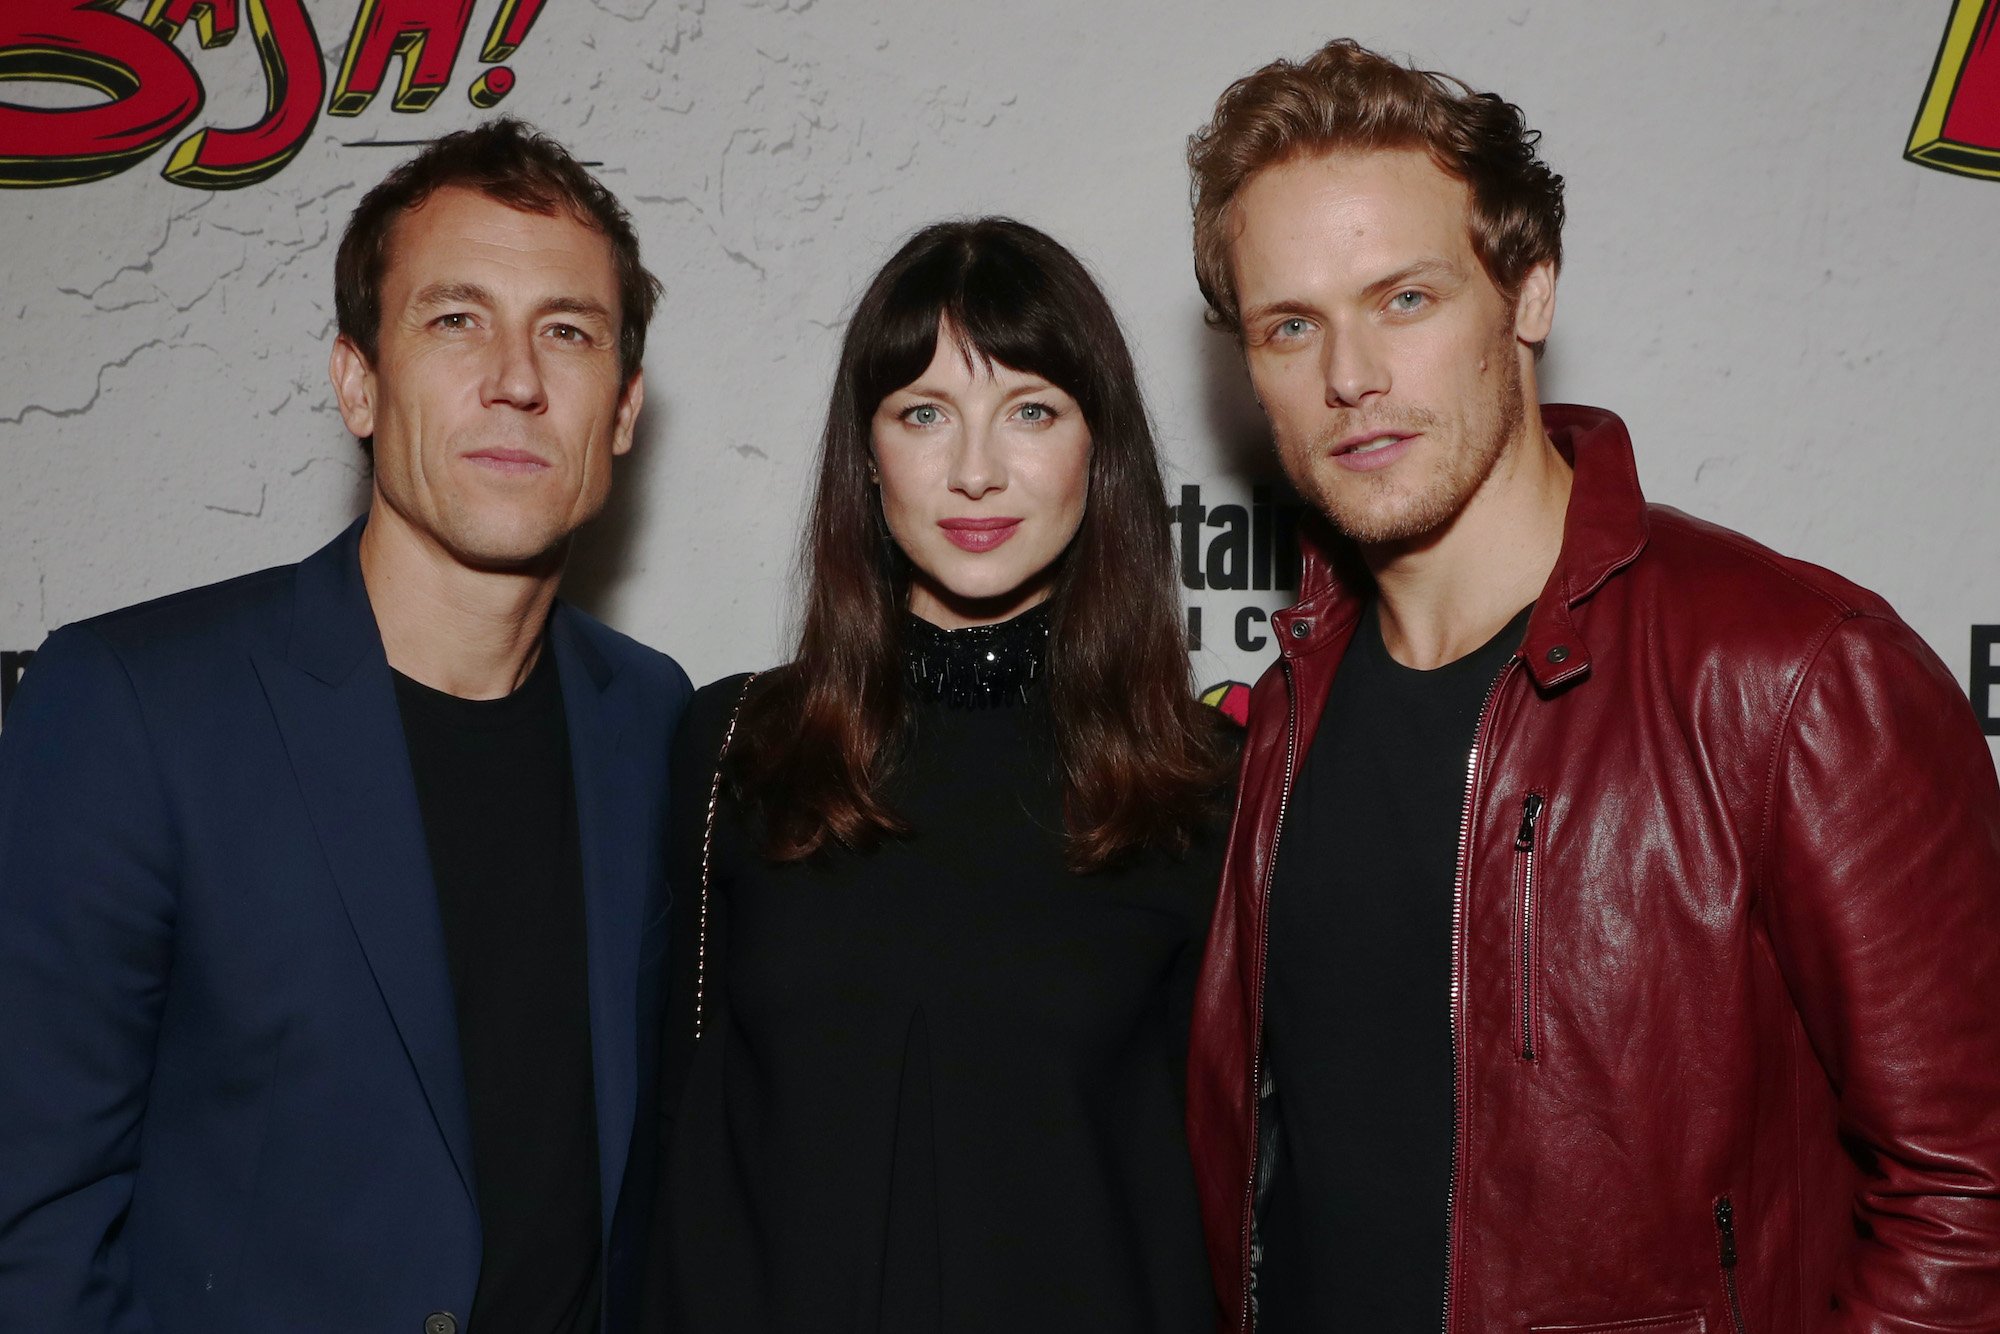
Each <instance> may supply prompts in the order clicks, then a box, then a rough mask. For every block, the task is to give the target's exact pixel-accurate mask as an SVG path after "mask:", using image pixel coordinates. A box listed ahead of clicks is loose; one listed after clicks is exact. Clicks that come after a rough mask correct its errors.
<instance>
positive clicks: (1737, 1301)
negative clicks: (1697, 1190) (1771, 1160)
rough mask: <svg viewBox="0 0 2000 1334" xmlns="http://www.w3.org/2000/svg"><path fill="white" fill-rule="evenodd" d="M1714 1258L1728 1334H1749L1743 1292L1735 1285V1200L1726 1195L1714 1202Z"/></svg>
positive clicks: (1736, 1257)
mask: <svg viewBox="0 0 2000 1334" xmlns="http://www.w3.org/2000/svg"><path fill="white" fill-rule="evenodd" d="M1715 1258H1716V1261H1717V1263H1718V1264H1719V1265H1720V1266H1721V1268H1722V1295H1723V1296H1724V1297H1725V1298H1727V1299H1728V1301H1729V1329H1730V1334H1749V1330H1748V1327H1747V1326H1746V1325H1745V1324H1744V1323H1743V1294H1742V1292H1741V1291H1740V1290H1738V1288H1737V1285H1736V1262H1737V1259H1738V1255H1737V1250H1736V1202H1735V1201H1734V1200H1731V1199H1730V1198H1729V1197H1728V1196H1727V1195H1724V1196H1722V1197H1721V1198H1719V1199H1717V1200H1716V1202H1715Z"/></svg>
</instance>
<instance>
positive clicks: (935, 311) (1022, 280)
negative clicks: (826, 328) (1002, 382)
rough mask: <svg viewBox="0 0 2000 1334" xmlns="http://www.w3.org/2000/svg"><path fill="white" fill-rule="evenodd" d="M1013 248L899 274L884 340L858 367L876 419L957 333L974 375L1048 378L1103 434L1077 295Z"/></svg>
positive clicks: (965, 250) (862, 392) (989, 249)
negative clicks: (1005, 371)
mask: <svg viewBox="0 0 2000 1334" xmlns="http://www.w3.org/2000/svg"><path fill="white" fill-rule="evenodd" d="M1054 276H1055V275H1052V274H1051V273H1050V272H1049V271H1048V269H1047V268H1046V267H1045V266H1044V265H1042V264H1038V263H1036V262H1035V259H1034V258H1033V257H1031V256H1029V255H1028V254H1026V253H1024V252H1023V251H1021V250H1018V249H1016V248H1014V247H1013V246H1003V245H992V244H988V245H984V246H974V245H970V244H968V245H962V246H945V247H941V248H940V249H938V250H936V251H934V252H933V253H931V254H929V255H927V256H924V257H923V259H921V260H920V261H919V262H917V263H916V264H913V265H912V266H911V267H910V268H909V269H907V270H905V271H904V272H903V273H902V274H900V275H898V276H897V278H896V280H895V281H894V282H893V283H892V284H890V286H889V288H888V290H887V291H886V292H884V293H883V303H882V307H881V311H880V315H879V319H880V323H879V325H878V326H877V331H876V336H875V338H873V339H871V340H870V342H869V345H868V347H867V348H866V350H865V352H864V354H863V356H862V357H861V358H859V360H858V364H857V365H856V366H855V368H854V369H855V381H854V385H853V390H854V398H855V404H856V406H857V407H862V406H864V405H865V408H866V410H867V411H868V412H870V413H872V412H873V410H874V407H875V405H877V404H879V403H880V402H881V401H882V400H883V399H885V398H887V397H888V396H889V395H891V394H893V393H895V392H896V391H897V390H899V389H902V388H904V387H906V386H908V385H910V384H912V383H914V382H915V381H916V380H917V378H918V377H919V376H921V375H922V374H923V373H924V371H925V369H926V368H927V367H928V366H929V365H930V364H931V359H932V358H933V357H934V356H935V355H936V354H937V340H938V332H939V330H940V329H947V328H948V329H949V331H950V333H951V336H952V337H953V339H954V341H956V342H957V344H958V350H959V354H960V355H961V356H962V357H963V358H964V359H965V364H966V365H967V367H969V368H972V367H976V368H980V369H985V370H991V369H992V367H993V366H994V365H995V364H996V363H997V364H999V365H1002V366H1006V367H1009V368H1010V369H1012V370H1016V371H1021V372H1023V373H1025V374H1028V375H1039V376H1041V377H1042V378H1043V379H1045V380H1047V381H1048V382H1049V383H1050V384H1053V385H1055V386H1056V387H1057V388H1058V389H1061V390H1062V391H1063V392H1064V393H1066V394H1068V395H1069V396H1070V397H1072V398H1074V399H1075V400H1076V401H1077V405H1078V406H1079V407H1080V408H1082V409H1083V416H1084V420H1085V421H1086V422H1088V423H1090V424H1092V425H1093V426H1094V425H1095V424H1096V422H1097V420H1098V416H1099V413H1100V411H1101V410H1102V408H1103V400H1104V394H1103V392H1102V389H1101V387H1100V385H1099V383H1098V377H1097V376H1096V375H1095V374H1093V370H1094V363H1093V361H1092V360H1091V357H1090V356H1089V354H1088V350H1087V349H1086V348H1085V347H1083V345H1082V340H1081V339H1080V338H1079V337H1078V336H1077V335H1078V332H1079V325H1080V322H1079V321H1078V320H1077V319H1076V312H1075V311H1074V310H1072V309H1069V308H1070V307H1073V305H1074V304H1075V297H1074V294H1072V293H1070V292H1068V291H1064V290H1061V288H1060V286H1059V284H1058V283H1056V282H1052V281H1051V278H1052V277H1054Z"/></svg>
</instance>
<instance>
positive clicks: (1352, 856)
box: [1257, 602, 1528, 1334]
mask: <svg viewBox="0 0 2000 1334" xmlns="http://www.w3.org/2000/svg"><path fill="white" fill-rule="evenodd" d="M1379 610H1380V609H1379V605H1378V604H1376V603H1373V602H1371V603H1370V604H1369V606H1368V608H1367V610H1366V611H1365V612H1364V614H1363V616H1362V620H1361V623H1360V624H1359V625H1358V626H1357V627H1356V629H1355V633H1354V639H1353V642H1352V643H1351V645H1350V646H1349V648H1348V650H1347V656H1346V657H1345V658H1344V659H1343V660H1342V662H1341V664H1340V669H1339V671H1338V673H1337V674H1336V675H1335V677H1334V681H1333V687H1332V690H1331V691H1330V693H1329V694H1328V696H1327V701H1326V709H1325V712H1324V713H1323V714H1322V715H1321V717H1320V724H1319V730H1318V731H1317V732H1316V733H1315V734H1314V739H1313V744H1312V749H1311V751H1310V752H1309V753H1308V754H1307V756H1306V761H1305V764H1304V765H1303V766H1302V768H1301V770H1300V772H1299V777H1298V780H1297V781H1296V782H1295V783H1294V785H1293V789H1292V798H1291V802H1290V805H1289V808H1288V812H1287V815H1286V820H1285V828H1284V830H1283V833H1282V835H1281V840H1282V841H1281V843H1280V845H1279V848H1278V853H1277V867H1276V872H1275V876H1274V879H1273V882H1272V886H1271V906H1270V954H1269V960H1270V962H1269V971H1268V974H1267V981H1266V988H1265V990H1266V997H1265V1004H1266V1009H1265V1024H1266V1027H1265V1041H1266V1043H1267V1045H1268V1050H1269V1053H1270V1058H1269V1068H1270V1071H1271V1074H1272V1077H1273V1079H1274V1081H1275V1084H1276V1104H1277V1107H1276V1112H1277V1125H1278V1127H1279V1133H1280V1134H1281V1135H1282V1137H1283V1146H1282V1149H1281V1151H1280V1156H1279V1159H1278V1163H1279V1168H1278V1171H1277V1173H1276V1175H1275V1177H1274V1178H1273V1180H1272V1183H1271V1187H1270V1195H1269V1197H1268V1198H1267V1200H1266V1202H1265V1207H1264V1210H1263V1214H1262V1223H1261V1225H1260V1230H1259V1235H1260V1238H1261V1240H1262V1243H1263V1254H1262V1263H1261V1264H1260V1266H1259V1277H1258V1284H1257V1297H1258V1313H1259V1319H1258V1329H1259V1331H1260V1334H1292V1332H1293V1331H1313V1332H1314V1334H1325V1332H1326V1331H1343V1330H1355V1331H1367V1332H1368V1334H1404V1332H1405V1331H1408V1332H1410V1334H1416V1332H1417V1331H1427V1330H1433V1329H1435V1328H1437V1324H1438V1321H1439V1320H1440V1319H1441V1318H1442V1314H1443V1310H1444V1279H1445V1264H1446V1256H1445V1247H1446V1210H1447V1196H1448V1193H1449V1190H1450V1177H1451V1155H1452V1137H1453V1134H1454V1127H1453V1125H1452V1118H1453V1107H1452V1097H1453V1095H1452V1055H1451V1019H1450V1011H1449V1003H1450V989H1451V913H1452V884H1453V879H1454V877H1455V876H1456V873H1457V861H1458V837H1459V820H1460V816H1461V814H1462V812H1463V808H1464V802H1465V785H1466V776H1467V762H1468V760H1469V758H1470V753H1471V748H1472V744H1473V734H1474V732H1475V730H1476V729H1477V727H1478V721H1479V712H1480V708H1481V706H1482V705H1483V704H1484V702H1485V700H1486V695H1487V692H1488V690H1489V689H1490V688H1491V686H1492V684H1493V682H1494V681H1495V679H1496V678H1497V677H1498V675H1499V672H1500V669H1501V668H1502V667H1503V666H1504V665H1505V664H1506V662H1507V660H1508V659H1509V658H1510V657H1512V656H1513V654H1514V651H1515V649H1516V648H1517V647H1518V646H1519V645H1520V642H1521V638H1522V635H1523V633H1524V632H1525V630H1526V627H1527V619H1528V611H1527V610H1525V609H1524V610H1523V611H1522V612H1521V613H1520V614H1519V615H1517V616H1516V617H1515V618H1514V619H1513V620H1512V621H1511V622H1510V623H1509V624H1508V625H1507V626H1506V628H1504V629H1503V630H1501V631H1500V633H1498V634H1496V635H1495V636H1494V637H1493V638H1492V639H1491V640H1490V641H1488V642H1487V643H1486V644H1485V645H1484V646H1483V647H1481V648H1479V649H1477V650H1475V651H1473V652H1472V653H1469V654H1467V655H1466V656H1465V657H1463V658H1460V659H1458V660H1457V661H1456V662H1452V663H1447V664H1446V665H1445V666H1443V667H1439V668H1436V669H1435V670H1432V671H1417V670H1414V669H1412V668H1409V667H1405V666H1403V665H1402V664H1400V663H1398V662H1397V661H1396V660H1395V659H1394V658H1392V657H1390V656H1389V652H1388V649H1387V648H1386V647H1385V646H1384V644H1383V642H1382V627H1381V620H1380V615H1379Z"/></svg>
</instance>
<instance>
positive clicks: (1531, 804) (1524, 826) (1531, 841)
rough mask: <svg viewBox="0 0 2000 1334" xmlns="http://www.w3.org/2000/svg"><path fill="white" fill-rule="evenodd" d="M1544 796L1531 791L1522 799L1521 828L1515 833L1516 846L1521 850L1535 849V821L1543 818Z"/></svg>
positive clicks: (1517, 849) (1516, 848)
mask: <svg viewBox="0 0 2000 1334" xmlns="http://www.w3.org/2000/svg"><path fill="white" fill-rule="evenodd" d="M1541 814H1542V798H1541V794H1540V793H1537V792H1530V793H1529V794H1528V795H1527V796H1525V797H1523V798H1522V799H1521V829H1520V832H1519V833H1517V834H1515V835H1514V848H1515V850H1516V851H1519V852H1533V851H1534V850H1535V821H1536V820H1538V819H1540V818H1541Z"/></svg>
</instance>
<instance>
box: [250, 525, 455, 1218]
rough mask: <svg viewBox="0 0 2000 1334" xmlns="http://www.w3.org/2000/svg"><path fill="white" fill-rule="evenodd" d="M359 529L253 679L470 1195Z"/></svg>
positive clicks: (317, 561)
mask: <svg viewBox="0 0 2000 1334" xmlns="http://www.w3.org/2000/svg"><path fill="white" fill-rule="evenodd" d="M360 533H361V524H360V523H359V522H357V523H356V524H354V526H353V527H351V528H349V529H348V530H347V532H345V533H344V534H342V535H341V536H340V537H339V538H338V539H336V540H335V541H334V542H333V543H332V544H331V545H330V546H328V547H326V548H325V549H323V550H322V551H320V552H319V553H317V554H316V555H314V556H312V557H311V558H310V559H308V560H307V561H305V562H304V563H303V564H301V565H300V566H299V571H298V590H297V594H296V597H295V611H294V620H293V627H292V638H291V644H290V646H289V649H288V652H287V653H286V655H285V657H284V659H283V660H279V659H277V658H276V657H275V656H271V657H260V659H259V661H258V662H257V671H258V674H259V676H260V677H261V678H262V680H263V683H264V689H265V692H266V695H267V697H268V698H269V699H270V702H271V708H272V711H273V712H274V713H275V714H276V716H277V720H278V727H279V730H280V731H281V732H282V733H283V735H284V739H285V745H286V748H287V750H288V751H289V753H290V755H291V760H292V768H293V771H294V773H295V774H296V775H297V778H298V783H299V788H300V790H301V791H302V792H303V793H304V796H305V802H306V806H307V809H308V810H309V811H310V812H311V815H312V821H313V827H314V830H315V832H316V833H317V835H318V837H319V845H320V849H321V851H322V853H323V854H324V856H325V858H326V863H327V866H328V867H329V869H330V870H331V871H332V873H333V880H334V883H335V885H336V886H337V887H338V888H339V891H340V896H341V900H342V902H343V903H344V904H345V906H346V909H347V917H348V921H349V922H350V923H351V924H352V925H353V928H354V934H355V937H356V938H357V939H358V940H359V941H360V943H361V949H362V952H363V953H364V954H365V955H366V956H367V959H368V966H369V969H370V970H371V971H372V973H373V974H374V978H375V984H376V986H377V987H378V988H379V990H380V991H381V994H382V1000H383V1002H384V1003H385V1004H386V1005H387V1006H388V1009H389V1013H390V1016H391V1017H392V1018H393V1020H394V1021H395V1025H396V1031H397V1033H398V1034H399V1035H400V1036H401V1038H402V1040H403V1046H404V1048H405V1049H406V1050H407V1051H408V1053H409V1058H410V1062H411V1064H412V1065H413V1066H414V1067H415V1068H416V1074H417V1079H418V1081H419V1082H420V1083H421V1084H422V1086H423V1091H424V1096H425V1097H426V1098H427V1099H428V1100H429V1103H430V1108H431V1113H432V1115H433V1116H434V1117H435V1118H436V1120H437V1124H438V1129H439V1131H440V1132H441V1133H442V1134H443V1136H444V1140H445V1143H446V1145H447V1146H448V1147H449V1148H450V1150H451V1156H452V1161H453V1162H454V1163H455V1164H456V1165H457V1167H458V1174H459V1177H460V1179H461V1180H462V1181H463V1182H464V1183H465V1188H466V1193H467V1195H468V1196H469V1197H472V1198H475V1199H476V1198H477V1197H476V1195H475V1194H474V1190H475V1187H474V1182H473V1173H472V1126H471V1115H470V1112H469V1110H468V1108H467V1105H466V1095H465V1075H464V1071H463V1068H462V1066H461V1064H460V1060H459V1046H458V1021H457V1017H456V1010H455V1007H454V1002H453V997H452V989H451V974H450V968H449V964H448V962H447V960H446V956H445V945H444V927H443V924H442V922H441V921H440V919H439V916H438V906H437V888H436V884H435V882H434V881H433V880H432V878H431V863H430V848H429V845H428V843H427V842H426V839H425V834H424V827H423V816H422V813H421V812H420V811H419V809H418V807H417V792H416V785H415V781H414V780H413V779H412V777H411V774H410V757H409V747H408V745H407V743H406V742H405V741H404V738H403V725H402V716H401V714H400V712H399V711H398V709H397V706H396V694H395V685H394V682H393V679H392V678H391V677H390V675H389V663H388V660H387V658H386V657H385V656H384V655H383V652H382V639H381V634H380V632H379V631H378V630H377V629H376V626H375V616H374V612H373V610H372V609H371V608H370V607H369V604H368V594H367V590H366V589H365V588H364V587H363V586H362V582H361V565H360V558H359V554H358V553H359V539H360Z"/></svg>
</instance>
